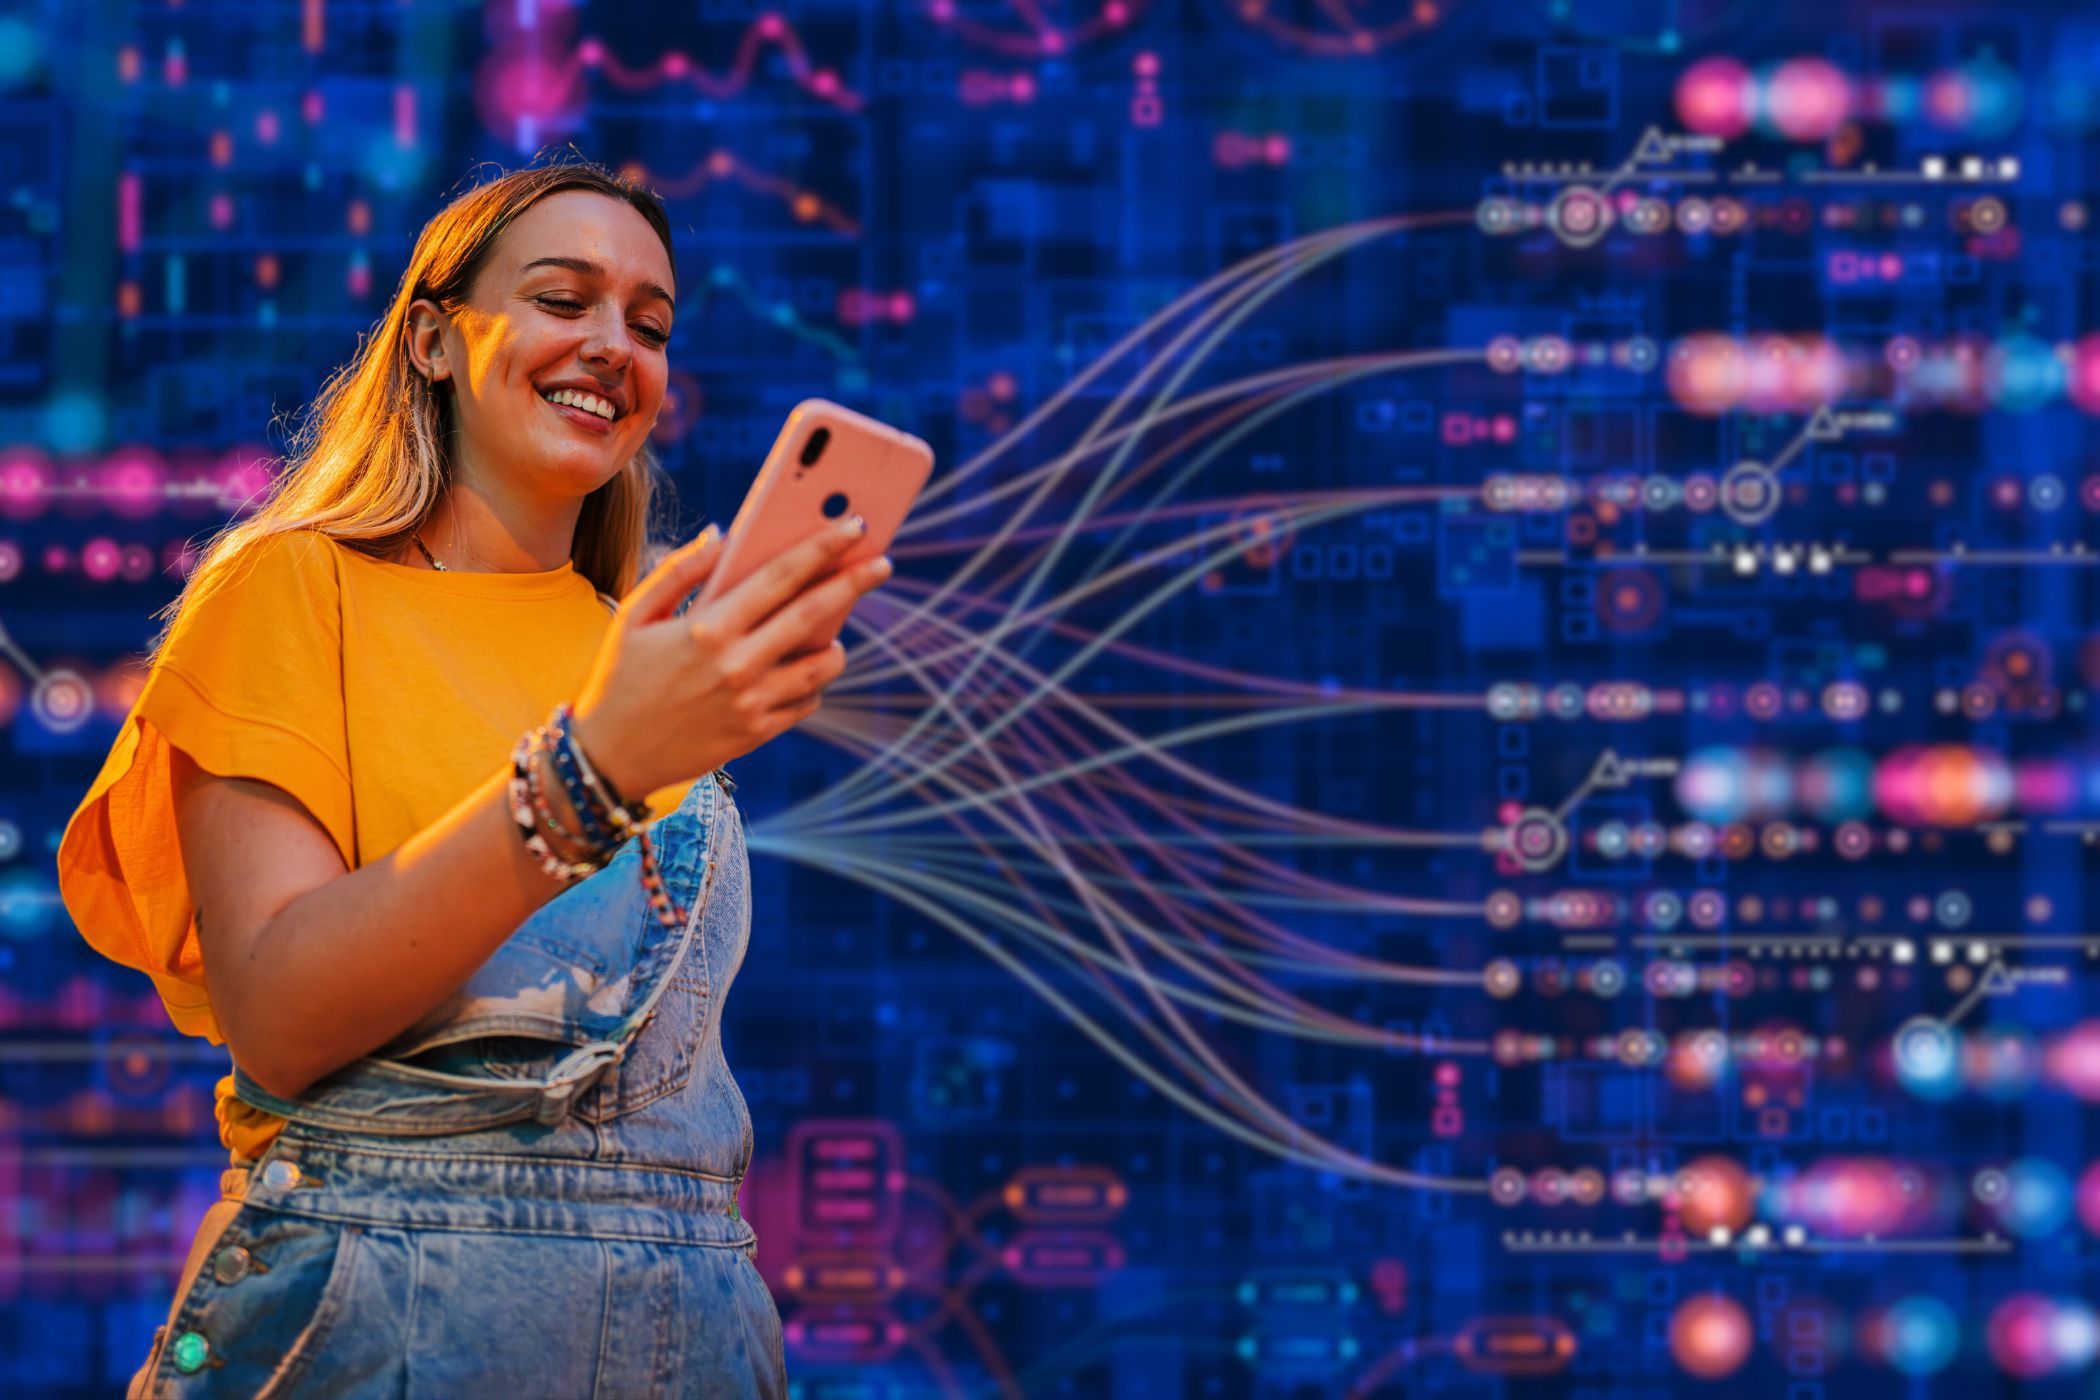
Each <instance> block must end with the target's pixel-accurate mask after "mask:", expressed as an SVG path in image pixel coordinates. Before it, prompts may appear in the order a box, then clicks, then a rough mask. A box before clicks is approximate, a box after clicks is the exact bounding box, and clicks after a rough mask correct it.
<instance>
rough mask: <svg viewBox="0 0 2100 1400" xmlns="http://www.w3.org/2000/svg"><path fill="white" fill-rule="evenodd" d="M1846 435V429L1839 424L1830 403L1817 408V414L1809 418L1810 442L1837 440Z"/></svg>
mask: <svg viewBox="0 0 2100 1400" xmlns="http://www.w3.org/2000/svg"><path fill="white" fill-rule="evenodd" d="M1844 435H1845V430H1844V429H1843V428H1840V427H1839V426H1838V421H1837V415H1836V414H1835V413H1832V412H1831V411H1830V405H1829V404H1825V405H1823V406H1822V407H1821V408H1819V409H1817V410H1816V413H1815V416H1814V417H1813V418H1811V419H1809V420H1808V440H1809V441H1810V442H1836V441H1837V440H1838V439H1839V438H1841V437H1843V436H1844Z"/></svg>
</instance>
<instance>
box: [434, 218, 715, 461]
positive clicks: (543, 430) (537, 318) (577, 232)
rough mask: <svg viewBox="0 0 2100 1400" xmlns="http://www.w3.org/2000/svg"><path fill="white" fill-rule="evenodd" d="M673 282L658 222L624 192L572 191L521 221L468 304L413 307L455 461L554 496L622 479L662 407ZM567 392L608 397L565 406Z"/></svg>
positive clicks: (501, 242) (504, 237) (508, 232)
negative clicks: (451, 311) (445, 387)
mask: <svg viewBox="0 0 2100 1400" xmlns="http://www.w3.org/2000/svg"><path fill="white" fill-rule="evenodd" d="M675 291H676V289H675V288H673V287H672V285H671V264H670V259H669V258H667V257H666V256H665V255H664V246H663V244H662V242H660V241H659V240H658V238H657V236H656V231H655V230H654V229H652V228H651V227H650V226H649V223H648V221H647V220H646V219H644V218H643V217H642V216H641V214H640V212H639V211H637V210H636V209H635V208H634V207H633V206H632V205H630V204H628V203H627V202H625V201H624V200H618V199H613V198H610V197H609V196H606V195H602V194H597V193H594V192H592V191H590V190H561V191H559V192H557V193H555V194H551V195H548V196H547V197H546V198H544V199H542V200H540V201H539V202H538V203H537V204H534V205H533V206H532V207H531V208H529V209H527V210H526V211H525V212H524V213H523V214H521V215H519V216H518V217H517V218H516V219H514V220H512V222H511V224H510V226H509V227H508V228H506V229H505V230H504V231H503V233H502V234H501V235H500V237H499V238H498V239H497V243H496V247H495V250H494V252H493V254H492V256H491V257H490V259H489V261H488V263H487V264H486V265H485V266H484V267H483V268H482V270H481V273H480V275H479V277H477V278H476V279H475V283H474V290H473V294H472V297H471V299H470V301H469V303H468V305H466V306H464V307H462V308H461V309H460V310H459V312H458V313H457V314H456V315H454V316H451V317H447V316H446V315H445V314H444V313H443V312H442V311H441V310H440V309H439V308H438V306H437V305H436V303H434V302H431V301H429V300H418V301H416V302H415V303H413V304H412V305H411V306H410V308H409V324H408V351H409V356H410V359H411V361H412V362H413V363H414V364H415V366H416V368H417V369H418V370H420V371H422V372H423V373H425V374H426V375H428V376H429V377H430V378H431V379H433V380H443V381H444V382H446V383H449V384H450V385H451V386H452V388H451V398H452V409H453V415H454V416H453V425H454V427H455V429H456V430H457V437H456V438H455V439H454V441H453V443H452V450H453V460H454V464H455V468H456V469H457V470H460V471H463V472H466V473H468V474H470V479H472V480H475V481H477V482H480V483H483V484H485V485H486V486H489V487H494V488H496V489H498V490H506V491H510V492H516V493H519V494H522V495H525V496H528V497H537V498H541V499H550V500H551V499H561V498H570V497H576V498H580V497H582V496H585V495H588V494H589V493H590V492H592V491H594V490H596V489H597V488H598V487H600V486H602V485H603V484H604V483H605V482H607V481H609V480H611V479H612V478H613V477H614V476H615V475H616V474H618V472H619V471H620V469H621V467H623V466H625V465H626V463H627V462H628V460H629V459H630V458H632V457H633V456H634V454H635V453H636V452H637V451H638V450H640V448H641V447H642V444H643V441H644V439H646V438H647V436H648V434H649V430H650V428H651V427H652V426H653V425H654V424H655V422H656V414H657V410H658V409H659V408H661V407H662V405H663V397H664V380H665V361H664V344H663V343H664V341H665V340H666V339H668V338H669V336H670V333H671V311H672V305H671V300H670V298H671V297H672V296H673V295H675ZM559 389H568V390H572V391H582V392H584V393H588V394H590V395H591V396H592V397H594V398H595V399H597V400H599V402H598V403H597V404H596V405H590V404H586V403H584V402H583V401H582V400H581V399H580V398H577V397H576V396H575V395H574V394H569V395H564V397H568V398H571V399H572V400H573V402H572V403H570V404H568V405H566V406H564V405H557V404H555V403H552V402H550V401H549V400H548V397H547V396H548V395H549V394H551V393H555V392H556V391H557V390H559ZM608 405H609V406H610V411H611V414H612V417H611V418H610V420H608V419H607V418H605V417H604V416H603V414H604V412H605V411H606V408H607V406H608ZM594 407H595V409H596V410H597V411H593V408H594Z"/></svg>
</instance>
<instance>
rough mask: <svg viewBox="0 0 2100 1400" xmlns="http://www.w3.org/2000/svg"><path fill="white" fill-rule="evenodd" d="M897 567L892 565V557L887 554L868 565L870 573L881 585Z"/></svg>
mask: <svg viewBox="0 0 2100 1400" xmlns="http://www.w3.org/2000/svg"><path fill="white" fill-rule="evenodd" d="M896 567H897V566H896V565H894V564H892V563H890V556H889V555H887V554H885V555H882V556H881V557H879V558H877V559H876V560H875V561H874V562H873V563H871V564H870V565H868V573H869V574H871V575H872V576H873V577H874V578H875V580H876V581H877V582H878V583H879V582H881V581H882V580H883V579H886V578H888V577H889V576H890V571H891V570H892V569H894V568H896Z"/></svg>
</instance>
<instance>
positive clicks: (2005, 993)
mask: <svg viewBox="0 0 2100 1400" xmlns="http://www.w3.org/2000/svg"><path fill="white" fill-rule="evenodd" d="M1977 990H1978V991H1980V992H1982V993H1983V994H1984V995H1985V996H1987V997H2009V996H2011V995H2012V994H2013V993H2014V992H2016V991H2018V990H2019V988H2018V987H2017V986H2016V985H2014V983H2013V980H2012V975H2011V974H2010V973H2008V972H2007V971H2006V970H2005V964H2004V963H1992V964H1991V965H1990V966H1989V967H1987V968H1985V969H1984V970H1983V984H1982V986H1980V987H1978V988H1977Z"/></svg>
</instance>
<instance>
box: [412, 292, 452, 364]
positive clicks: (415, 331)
mask: <svg viewBox="0 0 2100 1400" xmlns="http://www.w3.org/2000/svg"><path fill="white" fill-rule="evenodd" d="M446 325H447V321H446V319H445V313H444V312H442V311H440V310H438V308H437V305H436V303H434V302H431V301H429V300H426V299H424V298H421V297H418V298H417V299H416V300H415V301H413V302H411V303H410V304H409V308H408V327H407V329H406V330H405V331H403V332H402V335H403V338H404V340H405V341H406V343H407V349H408V362H409V364H411V365H413V366H414V367H415V371H416V373H417V374H420V375H422V376H423V377H424V378H425V379H427V380H429V381H430V382H431V383H433V384H435V383H437V382H438V381H439V380H441V379H445V378H448V377H449V376H450V375H451V373H452V367H451V365H450V363H449V362H448V361H447V360H446V359H445V327H446Z"/></svg>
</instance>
